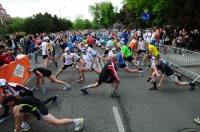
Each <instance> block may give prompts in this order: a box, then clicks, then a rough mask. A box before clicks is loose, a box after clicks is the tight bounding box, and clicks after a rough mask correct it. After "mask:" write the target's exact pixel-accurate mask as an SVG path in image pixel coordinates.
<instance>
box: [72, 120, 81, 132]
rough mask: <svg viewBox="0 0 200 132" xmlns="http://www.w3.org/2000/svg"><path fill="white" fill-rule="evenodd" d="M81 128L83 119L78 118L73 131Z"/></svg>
mask: <svg viewBox="0 0 200 132" xmlns="http://www.w3.org/2000/svg"><path fill="white" fill-rule="evenodd" d="M82 128H83V118H78V121H77V123H76V127H75V129H74V131H76V132H78V131H80V130H81V129H82Z"/></svg>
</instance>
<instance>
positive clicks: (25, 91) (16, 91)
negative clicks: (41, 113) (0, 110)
mask: <svg viewBox="0 0 200 132" xmlns="http://www.w3.org/2000/svg"><path fill="white" fill-rule="evenodd" d="M0 88H1V89H3V92H2V97H3V98H2V100H1V102H2V101H3V100H4V99H5V97H6V95H7V94H9V95H13V96H15V97H16V99H20V98H21V97H24V96H31V97H34V95H33V92H32V91H31V90H30V89H29V88H27V87H25V86H22V85H20V84H17V83H8V82H7V81H6V80H5V79H0ZM58 98H59V96H58V95H56V96H53V97H51V98H48V99H46V100H44V101H43V103H44V104H45V105H46V104H47V103H49V102H50V101H52V102H51V103H52V104H54V103H56V101H57V99H58ZM9 108H10V107H9V106H7V105H5V106H4V109H5V110H4V114H3V115H2V116H1V117H0V123H1V122H3V121H5V120H7V119H9V118H10V117H11V115H10V114H9ZM24 122H25V121H24ZM24 122H22V130H23V131H25V130H26V131H27V130H29V129H30V127H29V126H24V125H23V124H24ZM22 130H21V131H22Z"/></svg>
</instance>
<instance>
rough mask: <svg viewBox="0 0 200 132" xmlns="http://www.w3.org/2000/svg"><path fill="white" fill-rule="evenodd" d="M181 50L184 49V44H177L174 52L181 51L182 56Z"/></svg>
mask: <svg viewBox="0 0 200 132" xmlns="http://www.w3.org/2000/svg"><path fill="white" fill-rule="evenodd" d="M181 48H182V43H179V42H176V48H175V50H174V53H176V50H177V49H179V54H181Z"/></svg>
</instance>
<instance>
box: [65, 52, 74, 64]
mask: <svg viewBox="0 0 200 132" xmlns="http://www.w3.org/2000/svg"><path fill="white" fill-rule="evenodd" d="M63 56H64V59H65V61H64V65H71V64H73V56H74V55H73V53H70V54H67V53H64V54H63Z"/></svg>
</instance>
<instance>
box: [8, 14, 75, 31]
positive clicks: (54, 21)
mask: <svg viewBox="0 0 200 132" xmlns="http://www.w3.org/2000/svg"><path fill="white" fill-rule="evenodd" d="M11 23H12V24H11V29H12V30H10V32H19V31H25V32H26V33H33V34H35V33H42V32H57V31H62V30H68V29H71V28H72V22H71V21H70V20H66V19H59V18H58V17H57V16H56V15H54V16H53V17H52V16H51V14H48V13H45V14H41V13H38V14H36V15H33V16H31V17H28V18H25V19H22V18H17V19H16V18H15V19H13V18H12V19H11ZM21 25H23V26H21Z"/></svg>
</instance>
